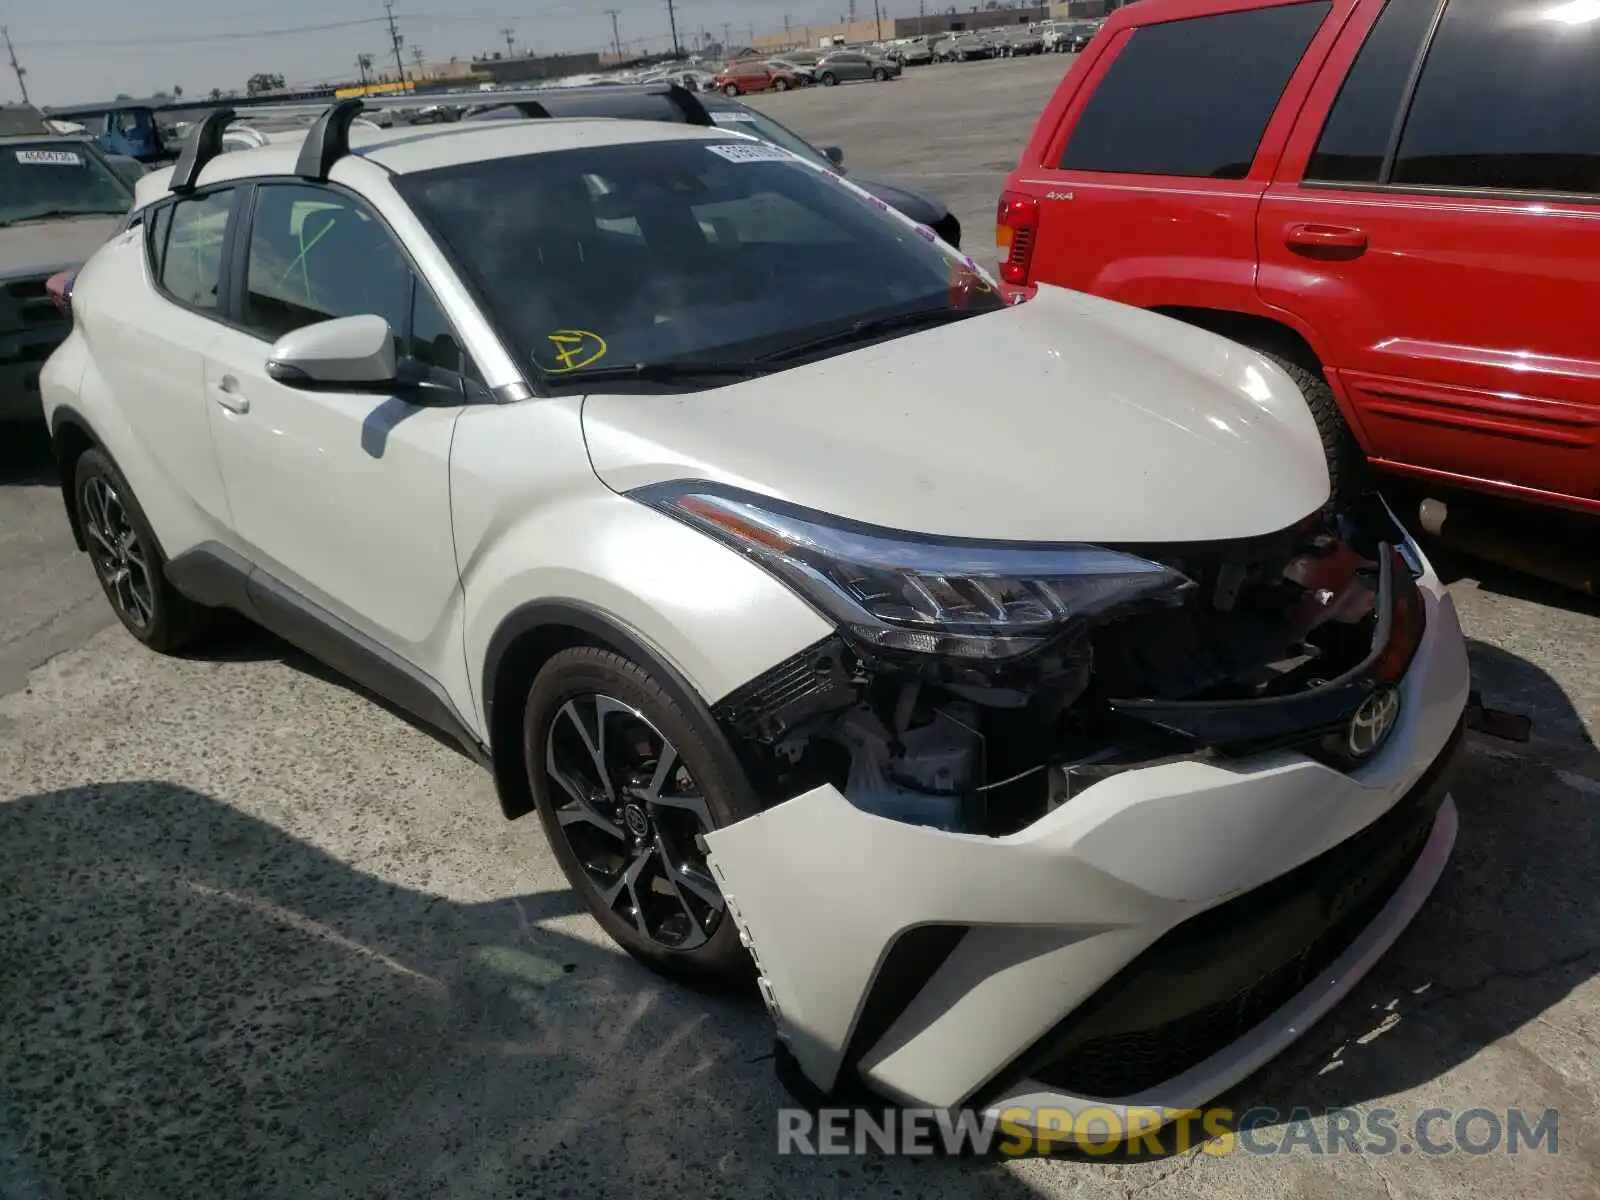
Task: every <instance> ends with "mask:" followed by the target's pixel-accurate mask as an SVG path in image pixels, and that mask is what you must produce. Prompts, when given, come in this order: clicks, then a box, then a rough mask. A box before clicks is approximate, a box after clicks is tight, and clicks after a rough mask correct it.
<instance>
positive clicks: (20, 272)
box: [0, 119, 143, 425]
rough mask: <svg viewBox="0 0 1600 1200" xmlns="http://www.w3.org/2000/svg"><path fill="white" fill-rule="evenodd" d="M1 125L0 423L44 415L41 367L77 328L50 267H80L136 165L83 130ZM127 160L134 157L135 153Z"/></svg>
mask: <svg viewBox="0 0 1600 1200" xmlns="http://www.w3.org/2000/svg"><path fill="white" fill-rule="evenodd" d="M0 128H4V129H10V130H15V131H14V132H0V425H4V424H6V423H10V422H15V421H22V422H31V421H37V420H39V419H40V417H39V414H40V409H39V403H40V401H39V368H41V367H42V366H44V361H45V359H47V358H49V357H50V355H51V354H52V353H53V352H54V350H55V348H56V347H57V346H59V345H60V344H61V343H62V342H63V341H65V340H66V336H67V334H68V333H70V332H71V331H72V319H71V317H70V316H69V315H68V314H67V311H66V302H65V293H64V292H62V293H61V294H58V295H54V296H53V295H51V293H50V290H49V288H47V286H46V285H47V283H48V282H49V280H50V278H51V277H52V276H54V275H57V274H60V273H61V272H63V271H69V270H72V269H74V268H77V267H79V266H82V265H83V262H84V260H85V259H87V258H88V257H89V256H90V255H91V254H93V253H94V252H95V251H96V250H98V249H99V248H100V247H101V246H103V245H104V244H105V242H106V240H107V239H108V238H109V237H111V235H112V234H113V233H115V232H116V230H117V227H118V226H119V224H120V223H121V221H122V218H123V217H124V216H125V215H126V214H127V211H128V209H129V208H130V207H132V205H133V188H132V186H131V182H130V180H131V177H132V176H133V175H134V174H136V173H139V172H142V171H143V168H142V167H140V166H139V165H138V164H136V163H135V164H131V170H130V169H126V168H125V167H124V166H123V165H122V164H119V163H117V162H116V161H115V160H114V159H113V158H112V157H111V156H109V155H107V154H104V153H102V152H101V150H100V148H99V147H98V146H96V145H94V144H93V143H92V142H90V141H88V140H87V139H86V138H83V137H79V136H73V135H65V134H57V133H54V132H52V131H51V130H50V129H49V127H48V126H46V125H45V124H44V123H43V120H42V119H41V120H40V121H39V122H38V125H37V128H38V132H32V133H30V132H24V131H21V129H20V128H19V127H18V126H17V125H16V124H15V123H14V122H13V123H10V124H7V125H4V126H3V127H0ZM130 161H131V160H130Z"/></svg>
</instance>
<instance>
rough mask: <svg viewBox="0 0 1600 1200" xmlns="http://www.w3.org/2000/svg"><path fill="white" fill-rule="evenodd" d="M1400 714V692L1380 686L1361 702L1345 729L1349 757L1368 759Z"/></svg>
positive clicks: (1387, 737)
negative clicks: (1348, 726)
mask: <svg viewBox="0 0 1600 1200" xmlns="http://www.w3.org/2000/svg"><path fill="white" fill-rule="evenodd" d="M1399 717H1400V693H1399V692H1398V691H1396V690H1395V689H1394V688H1392V687H1382V688H1379V689H1378V690H1377V691H1375V692H1373V693H1372V695H1370V696H1368V697H1367V698H1366V699H1365V700H1363V701H1362V702H1361V707H1360V708H1358V709H1356V712H1355V716H1353V717H1351V718H1350V728H1349V729H1348V730H1346V731H1345V747H1346V748H1347V749H1348V750H1349V751H1350V757H1351V758H1370V757H1371V756H1372V755H1374V754H1376V753H1377V752H1378V749H1379V747H1381V746H1382V745H1383V743H1384V742H1386V741H1388V739H1389V735H1390V734H1391V733H1393V732H1394V727H1395V723H1396V721H1397V720H1398V719H1399Z"/></svg>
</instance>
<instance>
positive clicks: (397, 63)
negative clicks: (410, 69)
mask: <svg viewBox="0 0 1600 1200" xmlns="http://www.w3.org/2000/svg"><path fill="white" fill-rule="evenodd" d="M383 14H384V16H385V17H387V18H388V20H389V44H390V45H391V46H393V47H394V70H395V82H396V83H404V82H405V81H406V60H405V59H403V58H401V57H400V47H401V46H404V45H405V44H406V40H405V38H403V37H401V36H400V29H399V27H398V26H397V25H395V23H394V0H383Z"/></svg>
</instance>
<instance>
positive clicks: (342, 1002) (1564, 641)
mask: <svg viewBox="0 0 1600 1200" xmlns="http://www.w3.org/2000/svg"><path fill="white" fill-rule="evenodd" d="M1065 64H1066V60H1064V59H1053V58H1044V59H1039V60H1031V61H1022V62H1014V63H1013V62H995V63H977V64H971V65H968V66H961V67H954V66H952V67H938V68H922V69H918V70H915V71H912V72H911V73H909V74H908V76H907V77H906V78H905V79H904V80H902V81H899V82H896V83H893V84H887V85H872V84H861V85H849V86H843V87H840V88H837V89H830V90H827V91H822V90H820V89H819V90H817V91H814V92H806V93H799V94H791V95H787V96H780V97H772V98H770V99H769V100H764V101H762V103H763V105H764V106H766V107H768V108H769V110H770V111H772V112H774V113H775V114H777V115H778V116H779V117H780V119H782V120H783V121H784V122H785V123H787V124H791V125H792V126H793V127H794V128H795V129H796V130H797V131H799V132H801V133H803V134H805V135H806V136H808V137H810V138H812V139H813V140H815V141H817V142H819V143H825V144H831V143H837V144H840V145H843V146H844V147H845V148H846V151H847V159H846V161H847V163H848V164H850V165H853V166H855V167H858V168H859V169H860V170H862V171H863V172H870V173H872V174H874V175H880V176H884V177H899V178H902V179H904V180H906V181H907V182H910V183H914V184H917V185H919V186H923V187H925V188H927V189H928V190H933V191H937V192H941V193H942V194H944V195H946V196H947V197H949V198H950V199H951V200H952V201H953V203H954V206H955V208H956V211H957V213H958V215H959V216H960V217H961V219H962V221H963V224H964V225H965V226H966V227H967V231H968V233H969V235H970V237H971V239H972V241H971V244H972V245H973V247H974V248H975V249H977V248H980V247H981V246H983V245H984V244H986V241H987V226H988V222H989V221H990V220H991V219H992V214H993V203H994V197H995V193H996V191H997V189H998V185H999V180H1000V177H1001V175H1002V174H1003V172H1004V170H1005V169H1006V168H1007V167H1008V166H1009V165H1010V163H1011V161H1012V160H1013V159H1014V157H1015V154H1016V152H1017V149H1018V147H1020V145H1021V141H1022V139H1023V138H1024V137H1025V136H1026V134H1027V132H1028V130H1029V128H1031V125H1032V121H1033V119H1034V116H1035V115H1036V114H1037V112H1038V110H1039V108H1040V106H1041V105H1042V104H1043V101H1044V99H1045V97H1046V95H1047V94H1048V92H1049V90H1050V87H1051V86H1052V85H1053V83H1054V79H1055V77H1057V76H1058V75H1059V72H1060V71H1061V70H1062V69H1063V68H1064V66H1065ZM977 399H978V398H975V401H976V400H977ZM7 437H8V438H10V437H11V435H10V434H8V435H7ZM1441 565H1442V566H1443V567H1444V568H1445V569H1446V570H1447V571H1448V572H1449V576H1450V578H1452V579H1453V580H1454V582H1453V583H1452V585H1451V586H1452V591H1453V593H1454V594H1455V596H1456V599H1457V602H1458V604H1459V605H1460V607H1461V610H1462V614H1463V620H1464V623H1465V626H1466V629H1467V632H1468V634H1469V636H1470V638H1471V639H1472V646H1471V651H1472V656H1473V664H1474V670H1475V674H1476V677H1477V680H1478V683H1479V685H1480V687H1481V688H1482V690H1483V693H1484V697H1485V700H1486V701H1487V702H1488V703H1489V704H1491V705H1492V706H1495V707H1499V708H1503V709H1506V710H1509V711H1514V712H1517V713H1522V714H1526V715H1528V716H1530V717H1532V719H1533V722H1534V730H1533V740H1532V741H1531V742H1529V743H1526V744H1515V743H1507V742H1502V741H1498V740H1496V739H1493V738H1489V737H1485V736H1482V735H1476V734H1475V735H1473V736H1472V738H1471V740H1470V747H1469V757H1468V759H1467V761H1466V764H1465V766H1464V769H1463V771H1462V773H1461V776H1460V779H1459V782H1458V785H1457V787H1456V791H1455V796H1456V800H1457V803H1458V805H1459V807H1460V810H1461V832H1460V836H1459V840H1458V842H1457V848H1456V852H1455V856H1454V858H1453V860H1452V862H1451V864H1450V866H1449V868H1448V869H1447V872H1446V874H1445V876H1444V878H1443V880H1442V881H1441V883H1440V885H1439V888H1438V889H1437V891H1436V893H1435V895H1434V896H1433V898H1432V899H1431V901H1430V902H1429V904H1428V905H1427V907H1426V908H1425V909H1424V910H1423V912H1422V914H1421V916H1420V917H1419V918H1418V920H1417V921H1416V923H1415V924H1414V925H1413V926H1412V928H1411V929H1410V930H1409V931H1408V932H1407V933H1406V934H1405V935H1404V936H1403V937H1402V938H1401V939H1400V941H1399V942H1398V943H1397V944H1396V945H1395V947H1394V948H1393V949H1392V950H1391V951H1390V953H1389V954H1388V955H1387V956H1386V957H1385V958H1384V960H1383V961H1382V962H1381V963H1380V964H1379V965H1378V966H1377V967H1376V969H1375V970H1374V971H1373V973H1372V974H1371V975H1370V976H1369V977H1368V978H1367V980H1366V981H1364V982H1363V984H1362V985H1361V986H1360V987H1359V988H1358V989H1357V991H1356V992H1355V993H1354V994H1353V995H1352V996H1351V997H1350V998H1348V999H1347V1000H1346V1001H1345V1002H1344V1003H1342V1004H1341V1005H1339V1006H1338V1007H1337V1008H1336V1009H1335V1011H1334V1012H1333V1013H1332V1014H1331V1015H1330V1016H1329V1017H1328V1018H1327V1019H1326V1020H1325V1021H1323V1022H1322V1023H1321V1024H1319V1025H1317V1026H1316V1027H1314V1028H1313V1029H1311V1030H1310V1031H1309V1032H1308V1033H1307V1034H1306V1035H1305V1036H1304V1037H1303V1038H1302V1039H1301V1040H1300V1041H1299V1042H1298V1043H1296V1044H1295V1046H1293V1047H1292V1048H1291V1049H1290V1050H1289V1051H1288V1052H1287V1053H1286V1054H1285V1055H1283V1056H1282V1057H1281V1058H1280V1059H1278V1060H1277V1061H1276V1062H1274V1063H1272V1064H1271V1065H1270V1066H1269V1067H1268V1068H1266V1069H1265V1070H1263V1071H1262V1072H1260V1073H1259V1074H1258V1075H1256V1076H1254V1077H1252V1078H1251V1079H1249V1080H1247V1081H1246V1082H1245V1083H1244V1084H1242V1085H1240V1087H1238V1088H1236V1089H1235V1090H1234V1092H1233V1093H1232V1094H1230V1095H1229V1096H1226V1097H1223V1098H1221V1100H1220V1103H1222V1104H1225V1105H1228V1106H1231V1107H1233V1108H1234V1109H1235V1110H1244V1109H1249V1108H1258V1107H1271V1108H1274V1109H1276V1110H1278V1111H1279V1112H1280V1113H1282V1114H1283V1115H1284V1116H1283V1120H1282V1121H1280V1122H1278V1123H1277V1124H1276V1125H1275V1126H1274V1128H1275V1129H1276V1131H1277V1135H1278V1140H1282V1135H1283V1132H1284V1130H1285V1129H1287V1128H1290V1127H1291V1123H1290V1121H1289V1118H1290V1116H1291V1115H1292V1113H1293V1110H1294V1109H1296V1108H1305V1109H1307V1110H1310V1111H1311V1112H1313V1113H1317V1112H1321V1111H1322V1110H1324V1109H1327V1108H1338V1109H1351V1108H1353V1109H1359V1110H1360V1111H1362V1112H1364V1113H1372V1112H1374V1111H1377V1110H1379V1109H1383V1108H1390V1109H1393V1110H1395V1112H1396V1113H1397V1114H1398V1118H1399V1124H1400V1126H1401V1128H1402V1129H1403V1130H1404V1129H1406V1128H1409V1127H1410V1124H1411V1123H1414V1122H1415V1121H1416V1119H1417V1118H1418V1117H1419V1116H1420V1115H1421V1114H1423V1113H1424V1112H1426V1110H1428V1109H1430V1108H1445V1109H1450V1110H1454V1111H1460V1110H1465V1109H1471V1108H1485V1109H1490V1110H1496V1111H1498V1112H1500V1113H1502V1114H1504V1113H1505V1111H1506V1110H1507V1109H1510V1108H1513V1107H1521V1108H1523V1109H1527V1110H1531V1111H1532V1113H1533V1114H1534V1115H1535V1116H1537V1115H1538V1114H1539V1113H1542V1112H1543V1111H1544V1110H1545V1109H1555V1110H1557V1112H1558V1114H1559V1140H1558V1143H1557V1145H1556V1147H1555V1153H1554V1154H1551V1153H1547V1152H1545V1151H1543V1150H1539V1151H1534V1152H1529V1151H1528V1150H1527V1149H1526V1148H1525V1149H1524V1151H1523V1152H1522V1153H1521V1154H1519V1155H1510V1154H1507V1153H1505V1152H1504V1151H1503V1149H1502V1150H1500V1151H1497V1152H1492V1153H1487V1154H1483V1155H1474V1154H1469V1153H1464V1152H1460V1151H1458V1152H1456V1153H1451V1154H1444V1155H1433V1154H1428V1153H1422V1152H1412V1151H1416V1150H1417V1147H1416V1146H1415V1145H1413V1144H1412V1142H1411V1140H1409V1139H1405V1138H1402V1139H1401V1141H1400V1143H1398V1144H1397V1145H1396V1147H1395V1149H1394V1152H1393V1153H1392V1154H1389V1155H1377V1154H1351V1153H1348V1152H1345V1153H1338V1154H1331V1155H1329V1154H1323V1155H1315V1154H1312V1153H1310V1152H1309V1151H1308V1150H1307V1149H1306V1147H1305V1144H1304V1142H1303V1141H1302V1142H1301V1145H1300V1148H1299V1149H1298V1150H1296V1151H1295V1152H1294V1153H1281V1154H1272V1155H1259V1154H1249V1153H1243V1152H1236V1153H1232V1154H1227V1155H1213V1154H1211V1153H1209V1152H1207V1150H1205V1149H1204V1148H1196V1149H1194V1150H1192V1151H1190V1152H1189V1153H1186V1154H1181V1155H1174V1156H1171V1157H1167V1158H1160V1159H1155V1160H1153V1161H1145V1162H1103V1161H1093V1160H1086V1159H1055V1160H1049V1161H1026V1162H1007V1163H1002V1162H995V1161H987V1160H946V1159H889V1158H884V1157H881V1156H880V1157H867V1158H855V1157H845V1158H803V1157H780V1156H779V1155H777V1153H776V1145H777V1136H776V1131H777V1124H776V1116H775V1113H776V1110H777V1109H778V1107H779V1106H780V1105H781V1104H782V1103H783V1099H782V1093H781V1092H780V1090H779V1088H778V1086H777V1084H776V1082H775V1080H774V1077H773V1071H772V1063H771V1060H770V1052H771V1029H770V1025H769V1023H768V1021H767V1018H766V1016H765V1014H764V1013H763V1012H762V1011H761V1009H760V1008H759V1006H758V1005H756V1004H754V1003H753V1002H751V1001H749V1000H747V999H740V998H731V999H730V998H707V997H705V996H702V995H698V994H695V993H692V992H689V991H686V990H684V989H682V988H678V987H674V986H671V985H668V984H665V983H663V982H662V981H660V980H658V979H657V978H655V977H654V976H652V975H650V974H649V973H647V972H645V971H644V970H642V969H640V968H638V967H637V966H635V965H634V964H633V963H632V962H631V961H630V960H628V959H627V958H625V957H624V956H622V955H621V954H619V953H618V952H617V951H616V950H615V949H614V948H613V947H612V946H611V944H610V943H609V942H608V941H607V940H606V939H605V938H604V937H603V936H602V935H601V934H600V933H599V931H598V929H597V927H596V926H595V925H594V923H593V922H592V921H590V920H589V919H588V918H587V917H586V916H584V915H582V914H581V913H580V912H579V911H577V907H576V904H575V901H574V899H573V897H572V895H571V893H570V892H569V891H568V889H567V888H566V886H565V883H564V881H563V879H562V877H561V874H560V872H559V869H558V868H557V866H556V864H555V862H554V860H553V858H552V857H551V855H550V853H549V851H548V849H547V848H546V846H545V844H544V842H543V839H542V837H541V835H540V832H539V830H538V828H537V826H536V825H535V824H533V823H532V822H530V821H522V822H517V823H513V824H507V823H506V822H505V821H504V820H503V819H502V818H501V816H500V814H499V810H498V806H497V804H496V802H495V799H494V794H493V789H492V786H491V784H490V781H489V779H488V777H487V776H486V775H484V774H483V773H482V772H481V771H480V770H479V769H478V768H477V767H475V766H474V765H473V764H471V763H470V762H468V761H467V760H466V759H464V758H463V757H462V756H461V755H460V754H459V753H457V752H456V751H454V750H453V749H451V748H450V747H448V746H447V745H445V744H443V743H442V742H441V741H439V740H438V739H437V738H435V737H433V736H431V735H430V734H428V733H427V732H425V731H423V730H420V729H418V728H416V727H414V726H413V725H411V724H410V723H408V722H407V721H405V720H403V719H401V718H399V717H397V716H395V715H394V714H392V713H391V712H389V711H388V710H386V709H384V708H383V707H381V706H378V705H376V704H374V703H372V702H371V701H370V700H369V699H368V698H367V697H366V696H364V695H362V694H360V693H358V692H357V691H355V690H354V689H353V688H351V687H350V686H349V685H347V684H346V683H344V682H343V681H341V680H340V679H339V678H338V677H337V676H335V675H334V674H332V673H331V672H329V671H327V670H326V669H324V668H322V667H320V666H318V665H317V664H314V663H312V662H310V661H309V660H307V659H305V658H304V657H302V656H300V655H297V654H295V653H293V652H292V651H290V650H288V649H287V648H285V647H284V646H282V645H281V644H280V643H278V642H276V641H274V640H273V639H271V638H269V637H266V636H264V635H259V634H251V633H248V632H245V633H241V634H239V635H236V636H232V637H229V638H227V639H225V640H224V641H222V642H221V643H219V644H217V645H216V646H214V647H212V648H210V649H209V650H208V651H207V652H206V653H203V654H200V655H198V656H195V657H190V658H182V659H169V658H161V657H158V656H155V655H152V654H149V653H147V652H146V651H144V650H142V649H141V648H140V647H138V646H137V645H136V644H135V643H133V642H132V640H131V639H129V638H128V637H126V636H125V635H124V634H123V633H122V631H121V630H120V629H119V628H105V626H108V625H110V623H111V622H110V618H109V614H108V612H107V611H106V610H105V609H104V608H103V607H102V605H101V602H100V601H99V599H98V596H97V594H96V592H95V590H94V584H93V580H92V577H91V575H90V573H89V569H88V566H87V563H86V562H85V561H84V560H83V559H82V558H81V556H78V555H76V554H75V553H74V552H73V550H72V548H71V542H70V538H69V536H68V534H67V529H66V524H65V521H64V519H63V517H62V516H61V512H60V499H59V493H58V491H57V490H56V488H55V486H54V482H53V479H52V477H51V475H50V468H49V463H48V459H47V456H46V454H45V452H44V448H43V446H42V444H40V443H37V442H36V443H33V444H31V446H30V445H24V444H20V443H17V442H15V441H12V442H10V443H8V444H7V445H6V447H5V449H4V453H3V456H0V606H3V607H0V1198H3V1200H23V1198H29V1200H31V1198H33V1197H55V1196H116V1197H144V1196H149V1197H162V1198H170V1197H179V1196H201V1195H203V1196H207V1197H217V1198H224V1197H234V1196H240V1197H244V1196H250V1197H258V1196H259V1197H280V1196H281V1197H313V1198H320V1197H330V1198H331V1197H345V1196H361V1197H369V1196H394V1197H412V1196H418V1195H424V1194H426V1195H441V1196H451V1197H462V1198H472V1197H485V1198H489V1197H493V1198H497V1200H498V1198H501V1197H510V1196H522V1195H526V1196H538V1197H552V1198H553V1197H562V1196H612V1195H621V1194H637V1195H642V1196H669V1195H690V1196H707V1197H714V1196H730V1197H733V1196H737V1197H747V1196H796V1195H804V1196H818V1197H822V1196H829V1197H846V1196H849V1197H854V1196H904V1197H911V1196H925V1197H930V1198H933V1197H1017V1198H1023V1197H1035V1196H1037V1197H1051V1198H1056V1197H1059V1198H1067V1197H1074V1198H1076V1197H1096V1198H1097V1197H1118V1198H1122V1200H1130V1198H1131V1197H1134V1196H1141V1197H1145V1196H1148V1197H1150V1198H1151V1200H1159V1198H1165V1197H1174V1198H1176V1197H1277V1198H1282V1200H1290V1198H1293V1200H1322V1198H1324V1197H1326V1198H1329V1200H1332V1198H1334V1197H1338V1198H1339V1200H1366V1198H1372V1200H1397V1198H1400V1197H1428V1198H1434V1197H1437V1198H1440V1200H1443V1198H1445V1197H1458V1196H1462V1197H1464V1196H1470V1197H1474V1198H1477V1197H1482V1198H1485V1200H1490V1198H1499V1197H1506V1198H1512V1197H1516V1198H1518V1200H1522V1198H1524V1197H1527V1196H1540V1197H1547V1196H1548V1197H1569V1196H1571V1197H1577V1196H1595V1195H1597V1194H1600V1130H1597V1128H1596V1114H1597V1113H1600V1102H1597V1101H1600V1069H1597V1062H1600V1054H1597V1048H1600V1015H1597V1012H1600V984H1597V982H1596V978H1595V976H1596V972H1597V971H1600V902H1597V900H1596V885H1595V880H1596V864H1597V863H1600V754H1597V752H1596V749H1595V740H1594V739H1595V735H1596V729H1597V726H1600V613H1597V611H1596V608H1595V606H1594V605H1592V604H1589V603H1587V602H1584V601H1581V600H1579V599H1576V598H1574V597H1571V596H1567V595H1564V594H1562V593H1559V592H1555V591H1553V590H1551V589H1546V588H1543V587H1540V586H1539V585H1536V584H1533V583H1531V582H1530V581H1528V580H1526V579H1522V578H1519V577H1517V576H1514V575H1510V574H1507V573H1503V572H1494V571H1489V570H1486V569H1484V568H1481V567H1478V566H1475V565H1474V564H1470V563H1464V562H1454V561H1448V560H1442V562H1441ZM1312 1127H1313V1128H1314V1130H1316V1131H1320V1135H1321V1136H1320V1138H1319V1140H1320V1141H1321V1142H1322V1143H1323V1144H1324V1145H1327V1144H1332V1143H1331V1141H1330V1139H1328V1138H1327V1136H1326V1135H1327V1133H1328V1132H1329V1121H1328V1120H1327V1119H1325V1118H1321V1117H1318V1118H1316V1119H1315V1120H1314V1121H1313V1122H1312ZM1265 1140H1266V1142H1267V1144H1269V1145H1270V1144H1272V1142H1273V1141H1274V1139H1273V1138H1270V1137H1269V1138H1267V1139H1265ZM1258 1144H1259V1142H1258ZM1406 1147H1410V1151H1408V1150H1407V1149H1406ZM1213 1148H1215V1147H1213Z"/></svg>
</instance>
